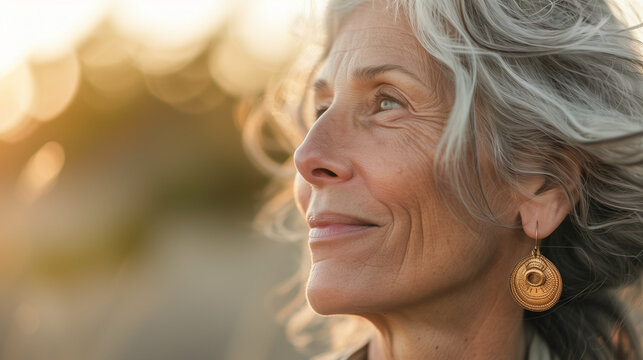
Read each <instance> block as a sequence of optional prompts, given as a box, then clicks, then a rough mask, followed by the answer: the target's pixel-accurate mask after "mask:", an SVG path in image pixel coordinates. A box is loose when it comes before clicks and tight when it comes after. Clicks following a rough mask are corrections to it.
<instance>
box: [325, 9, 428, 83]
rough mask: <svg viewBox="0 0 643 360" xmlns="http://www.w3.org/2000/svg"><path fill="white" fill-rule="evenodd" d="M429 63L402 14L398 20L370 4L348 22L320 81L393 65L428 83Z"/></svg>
mask: <svg viewBox="0 0 643 360" xmlns="http://www.w3.org/2000/svg"><path fill="white" fill-rule="evenodd" d="M429 59H430V57H429V56H428V54H427V53H426V50H424V48H423V47H422V46H421V45H420V43H419V42H418V41H417V38H416V37H415V35H414V34H413V32H412V30H411V27H410V25H409V24H408V20H407V19H406V17H405V16H404V15H403V14H400V15H399V16H397V17H395V15H394V14H393V11H391V9H387V8H386V6H385V5H381V2H373V3H372V2H367V3H365V4H362V5H361V6H358V7H357V8H355V9H354V10H353V11H352V13H351V14H349V15H348V17H347V18H346V20H345V22H344V25H343V26H342V28H341V29H340V31H339V33H338V36H337V38H336V39H335V41H334V42H333V45H332V47H331V49H330V51H329V54H328V57H327V59H326V63H325V64H324V66H323V68H322V70H321V72H320V77H322V78H327V79H331V80H332V79H334V78H335V76H337V75H339V73H344V72H350V71H351V69H353V68H357V67H362V66H377V65H382V64H393V65H399V66H402V67H404V68H406V69H408V70H410V71H412V72H414V73H416V74H417V75H418V77H420V78H423V79H427V78H428V76H429V75H430V73H429ZM342 70H344V71H342Z"/></svg>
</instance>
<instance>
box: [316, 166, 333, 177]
mask: <svg viewBox="0 0 643 360" xmlns="http://www.w3.org/2000/svg"><path fill="white" fill-rule="evenodd" d="M313 176H330V177H337V174H335V173H334V172H332V171H330V170H328V169H325V168H317V169H315V170H313Z"/></svg>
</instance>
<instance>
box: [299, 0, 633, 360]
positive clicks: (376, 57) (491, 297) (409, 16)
mask: <svg viewBox="0 0 643 360" xmlns="http://www.w3.org/2000/svg"><path fill="white" fill-rule="evenodd" d="M327 27H328V41H327V47H326V51H325V52H324V55H323V58H322V59H321V61H320V63H319V67H318V68H317V70H316V71H315V72H314V73H313V76H312V80H311V81H309V85H310V89H311V92H312V95H310V100H311V102H312V104H313V106H314V114H310V116H312V117H314V119H313V120H312V121H311V122H307V121H306V117H307V116H309V115H308V114H301V115H302V117H301V118H300V119H299V120H300V121H299V124H309V125H305V126H306V132H307V134H306V136H305V139H304V140H303V141H302V142H301V144H299V146H298V147H297V149H296V151H295V152H294V157H293V159H294V165H295V167H296V179H295V182H294V184H295V186H294V187H295V191H294V194H295V196H294V198H295V202H296V205H297V208H298V209H299V210H300V212H301V214H303V218H304V219H305V221H306V222H307V225H308V227H309V233H308V242H307V244H308V247H309V250H310V259H311V264H312V266H311V268H310V269H309V273H308V279H307V283H306V286H305V289H306V297H307V300H308V303H309V305H310V307H311V308H312V309H313V310H314V311H315V312H316V313H317V314H321V315H346V316H347V317H345V318H343V319H346V318H353V319H361V320H363V321H365V323H366V326H365V327H362V328H361V329H362V330H359V331H357V330H355V333H354V334H353V335H355V338H356V339H361V341H363V342H361V343H360V342H357V343H355V344H354V345H356V346H354V347H352V348H345V349H343V350H342V351H340V355H337V354H335V355H333V357H331V358H335V359H339V358H343V359H346V358H350V359H370V360H373V359H530V360H531V359H555V358H560V359H581V358H582V359H585V358H587V359H612V358H618V359H638V358H640V349H639V347H640V345H639V337H638V336H637V335H636V334H635V331H634V329H633V327H632V322H631V320H630V319H629V318H628V311H627V310H626V309H625V308H624V307H623V306H622V305H621V304H620V303H619V301H618V300H617V296H616V295H615V294H616V293H615V291H616V290H618V289H619V288H620V287H622V286H625V285H628V284H631V283H633V282H638V281H640V280H641V267H642V262H643V258H642V257H643V255H642V254H643V238H642V236H643V231H642V215H643V212H642V210H643V186H642V174H643V169H642V166H641V165H642V160H643V157H642V154H643V91H642V90H643V84H642V69H643V63H642V61H641V54H640V53H638V52H637V51H640V49H641V47H640V45H641V44H640V43H638V42H636V40H635V38H634V37H633V36H632V34H631V33H630V32H628V30H626V29H624V27H623V25H622V24H621V23H620V22H619V21H618V20H617V18H616V17H615V15H614V14H613V13H612V10H611V9H610V8H609V7H608V6H607V4H606V3H605V2H604V1H603V0H560V1H555V2H552V1H549V0H547V1H545V0H524V1H515V0H476V1H468V0H462V1H457V0H432V1H413V0H406V1H404V0H399V1H384V0H375V1H331V3H330V4H329V11H328V21H327ZM302 108H306V106H302ZM293 126H294V125H293ZM300 315H301V314H300ZM329 318H330V319H329V320H332V319H333V318H334V317H333V316H331V317H329ZM333 326H334V327H335V328H336V329H335V330H338V329H337V328H338V327H341V326H347V325H345V323H343V322H337V323H334V325H333ZM339 330H341V329H339ZM360 336H361V337H360ZM340 350H341V349H340Z"/></svg>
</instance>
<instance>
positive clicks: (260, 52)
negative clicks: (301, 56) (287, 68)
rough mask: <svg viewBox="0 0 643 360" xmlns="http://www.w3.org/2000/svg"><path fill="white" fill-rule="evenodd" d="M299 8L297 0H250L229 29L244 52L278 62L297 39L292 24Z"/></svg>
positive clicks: (268, 61)
mask: <svg viewBox="0 0 643 360" xmlns="http://www.w3.org/2000/svg"><path fill="white" fill-rule="evenodd" d="M302 12H303V6H302V1H300V0H299V1H298V0H250V1H249V2H248V4H247V5H246V6H245V7H244V8H243V11H241V12H240V18H239V21H238V22H236V23H235V25H234V27H233V30H232V31H233V34H235V35H236V36H238V38H239V40H240V41H241V43H242V44H243V46H244V47H245V49H246V50H247V51H248V53H250V54H251V55H253V56H255V57H256V58H258V59H261V60H262V61H264V62H267V63H269V64H280V63H283V62H284V61H285V60H287V59H288V58H290V57H291V55H292V52H293V51H294V50H295V47H296V46H295V45H296V42H297V40H298V39H297V37H296V33H295V30H294V29H293V25H294V23H295V20H297V19H298V18H299V17H301V16H303V14H302ZM299 40H301V39H299Z"/></svg>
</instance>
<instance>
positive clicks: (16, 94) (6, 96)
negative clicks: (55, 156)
mask: <svg viewBox="0 0 643 360" xmlns="http://www.w3.org/2000/svg"><path fill="white" fill-rule="evenodd" d="M32 96H33V78H32V74H31V70H30V69H29V68H28V67H27V66H26V65H24V64H23V65H21V66H19V67H17V68H16V69H14V70H13V71H11V72H9V73H5V75H2V76H0V109H2V110H1V111H0V134H4V133H7V132H10V131H12V130H14V129H15V128H17V127H19V126H20V125H21V123H24V122H26V121H27V120H28V119H27V111H28V110H29V107H30V106H31V103H32Z"/></svg>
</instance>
